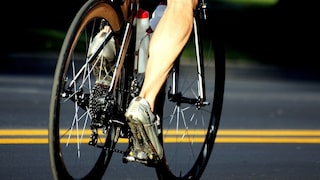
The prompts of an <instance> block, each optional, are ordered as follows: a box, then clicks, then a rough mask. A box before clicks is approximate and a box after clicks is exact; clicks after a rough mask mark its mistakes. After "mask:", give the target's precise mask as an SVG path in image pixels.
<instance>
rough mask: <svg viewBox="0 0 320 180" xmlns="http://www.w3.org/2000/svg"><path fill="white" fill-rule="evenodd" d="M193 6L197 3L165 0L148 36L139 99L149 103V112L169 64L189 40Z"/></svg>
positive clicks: (184, 0) (182, 0)
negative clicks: (158, 18) (146, 60)
mask: <svg viewBox="0 0 320 180" xmlns="http://www.w3.org/2000/svg"><path fill="white" fill-rule="evenodd" d="M196 4H197V0H168V1H167V8H166V10H165V12H164V14H163V16H162V18H161V20H160V22H159V24H158V26H157V28H156V30H155V32H154V33H153V35H152V38H151V41H150V46H149V60H148V64H147V68H146V72H145V80H144V84H143V87H142V89H141V92H140V95H139V96H140V97H143V98H145V99H146V100H147V101H148V102H149V104H150V107H151V110H153V108H154V101H155V98H156V96H157V94H158V92H159V90H160V88H161V87H162V85H163V83H164V82H165V80H166V78H167V75H168V73H169V71H170V69H171V67H172V64H173V62H174V61H175V59H176V57H177V56H178V54H179V53H180V51H181V50H182V48H183V47H184V45H185V44H186V42H187V40H188V39H189V36H190V33H191V31H192V24H193V10H194V8H195V6H196Z"/></svg>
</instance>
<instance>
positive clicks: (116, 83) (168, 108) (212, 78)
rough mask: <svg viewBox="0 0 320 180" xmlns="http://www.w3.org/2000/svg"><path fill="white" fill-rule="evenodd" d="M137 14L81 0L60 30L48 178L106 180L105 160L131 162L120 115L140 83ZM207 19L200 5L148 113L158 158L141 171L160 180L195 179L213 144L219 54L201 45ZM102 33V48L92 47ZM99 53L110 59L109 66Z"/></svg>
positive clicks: (110, 3) (126, 3) (219, 100)
mask: <svg viewBox="0 0 320 180" xmlns="http://www.w3.org/2000/svg"><path fill="white" fill-rule="evenodd" d="M139 9H140V5H139V4H138V3H137V2H135V1H132V0H88V1H87V2H86V3H85V4H84V5H83V6H82V7H81V8H80V10H79V11H78V13H77V14H76V16H75V17H74V19H73V21H72V23H71V25H70V27H69V29H68V31H67V34H66V36H65V39H64V42H63V44H62V47H61V51H60V54H59V57H58V61H57V64H56V70H55V74H54V80H53V86H52V94H51V99H50V109H49V127H48V132H49V154H50V161H51V167H52V173H53V176H54V178H55V179H64V180H67V179H90V180H92V179H101V178H103V176H104V175H105V176H108V171H107V167H108V166H109V165H111V164H110V161H111V160H112V157H114V156H116V155H120V156H122V163H126V164H127V163H128V162H130V160H128V159H127V158H126V157H127V155H128V153H130V149H131V148H132V146H133V143H132V132H131V130H130V128H129V126H128V124H127V121H126V119H125V116H124V113H125V111H126V108H127V107H128V104H129V102H130V101H131V100H132V99H133V98H134V97H135V96H137V95H138V93H139V90H140V87H141V85H142V83H143V78H144V73H143V72H142V73H141V71H139V63H141V62H139V57H138V56H139V53H137V48H136V40H137V38H136V22H137V19H136V17H137V12H138V11H139ZM150 14H151V13H150ZM206 19H207V4H206V2H205V1H204V0H202V1H201V0H200V2H199V5H198V7H197V9H196V10H195V13H194V26H193V33H192V35H191V36H190V40H189V42H188V43H187V45H186V46H185V47H184V49H183V51H182V52H181V53H180V55H179V57H178V58H177V60H176V61H175V63H174V66H173V68H172V70H171V72H170V74H169V76H168V78H167V80H166V83H165V84H164V85H163V87H162V89H161V91H160V92H159V94H158V96H157V102H156V103H155V110H154V113H155V114H156V115H157V116H158V121H157V122H158V123H157V126H158V127H159V129H160V131H159V132H158V137H159V139H160V142H161V144H162V146H163V149H164V157H163V159H162V160H159V161H156V163H149V162H144V163H142V164H144V165H146V166H147V167H150V168H154V169H155V172H156V174H157V177H158V178H159V179H199V178H200V177H201V175H202V174H203V172H204V170H205V168H206V165H207V163H208V160H209V158H210V154H211V152H212V149H213V146H214V144H215V139H216V135H217V131H218V127H219V122H220V117H221V111H222V104H223V94H224V82H225V54H224V49H223V46H222V45H221V43H220V42H218V41H217V40H216V39H215V38H203V36H202V35H204V28H205V27H206V24H205V23H204V22H206ZM102 29H106V30H105V31H104V33H103V35H101V36H100V37H101V39H100V41H101V43H98V45H96V46H95V47H94V48H93V47H92V46H93V45H92V43H93V41H94V39H95V37H96V36H97V34H98V33H99V32H101V31H102ZM150 36H152V34H151V35H150ZM208 39H209V40H208ZM95 44H97V43H95ZM159 51H163V50H161V49H159ZM110 52H111V53H110ZM104 53H109V54H108V55H110V54H111V55H110V57H112V58H111V59H112V63H111V64H108V61H107V60H106V58H104V57H105V56H102V55H101V54H104ZM164 53H165V52H164ZM137 57H138V58H137ZM100 78H108V84H103V83H99V82H101V81H100ZM130 163H131V162H130ZM128 164H129V163H128Z"/></svg>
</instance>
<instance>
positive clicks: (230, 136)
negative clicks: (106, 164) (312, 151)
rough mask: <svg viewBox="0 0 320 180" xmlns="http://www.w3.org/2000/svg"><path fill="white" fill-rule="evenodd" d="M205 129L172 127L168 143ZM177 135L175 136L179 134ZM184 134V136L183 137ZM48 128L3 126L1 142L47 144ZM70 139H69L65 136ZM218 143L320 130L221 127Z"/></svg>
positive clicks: (316, 137)
mask: <svg viewBox="0 0 320 180" xmlns="http://www.w3.org/2000/svg"><path fill="white" fill-rule="evenodd" d="M75 132H76V131H73V132H72V136H71V138H70V140H69V141H70V143H77V142H79V139H77V138H76V133H75ZM204 132H205V131H203V130H188V131H187V132H186V131H179V132H177V131H176V130H169V131H165V132H164V133H166V134H168V136H166V138H165V142H166V143H175V142H177V141H178V142H183V143H187V142H191V141H192V142H194V143H201V142H202V141H203V137H202V135H204ZM84 134H85V136H84V137H88V135H90V131H89V130H88V131H87V130H86V131H85V132H84ZM175 135H178V136H177V137H178V138H175V137H176V136H175ZM183 135H184V137H185V138H181V137H182V136H183ZM47 136H48V131H47V130H46V129H2V130H0V144H47V143H48V138H47ZM63 141H64V142H67V141H68V140H67V138H64V140H63ZM88 141H89V139H88V138H84V139H82V142H83V143H86V142H88ZM119 142H120V143H126V142H127V139H120V140H119ZM216 142H217V143H302V144H320V130H308V129H294V130H292V129H281V130H274V129H270V130H265V129H250V130H248V129H246V130H239V129H220V130H219V131H218V134H217V138H216Z"/></svg>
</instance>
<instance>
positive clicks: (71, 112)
mask: <svg viewBox="0 0 320 180" xmlns="http://www.w3.org/2000/svg"><path fill="white" fill-rule="evenodd" d="M101 19H104V20H106V21H107V22H108V23H109V25H110V27H111V29H112V31H113V32H115V33H116V32H119V31H120V29H121V26H122V24H123V23H124V20H123V15H122V14H121V9H120V6H119V7H118V9H117V7H115V6H113V5H112V4H109V3H108V1H103V0H89V1H87V2H86V3H85V4H84V5H83V6H82V7H81V9H80V10H79V11H78V13H77V14H76V16H75V18H74V19H73V21H72V23H71V25H70V27H69V29H68V32H67V34H66V37H65V39H64V42H63V44H62V47H61V50H60V54H59V57H58V58H59V59H58V62H57V65H56V70H55V74H54V80H53V86H52V94H51V99H50V109H49V127H48V135H49V137H48V138H49V155H50V162H51V169H52V173H53V176H54V178H55V179H66V180H67V179H101V178H102V176H103V175H104V173H105V171H106V168H107V166H108V164H109V161H110V159H111V156H112V154H113V151H112V149H114V147H115V145H116V141H115V140H114V139H115V137H117V136H118V133H119V132H117V131H116V128H117V127H116V126H115V125H110V126H108V128H106V129H104V131H105V132H106V133H99V134H97V136H98V137H97V139H96V140H97V142H96V143H97V145H96V146H89V145H88V142H89V141H90V135H91V136H92V134H90V133H88V132H92V131H91V127H90V125H89V124H90V123H89V121H90V112H89V110H88V106H89V105H88V98H89V95H90V93H91V92H92V91H93V86H94V82H93V81H94V77H93V76H92V73H93V70H92V69H93V67H91V66H93V65H89V64H90V63H89V62H88V61H87V60H86V59H87V54H86V53H85V52H87V48H88V47H89V43H90V37H91V36H92V35H95V34H96V33H97V32H98V30H96V29H95V28H97V29H98V23H95V22H96V21H97V22H100V21H101ZM81 67H85V68H86V70H83V69H81ZM90 68H91V69H90ZM89 69H90V70H89ZM78 80H79V81H80V82H79V84H76V83H78ZM70 84H72V88H71V89H70V88H69V89H67V88H66V85H70ZM69 87H71V86H69ZM69 90H70V92H69ZM67 91H68V92H67ZM66 94H67V95H66ZM80 123H82V124H80ZM80 126H82V127H81V128H80ZM65 135H66V136H65ZM65 141H66V143H65ZM72 141H75V142H72ZM64 143H65V144H66V146H65V147H64V146H63V144H64ZM82 143H83V144H82ZM80 147H81V149H80ZM96 147H100V148H96ZM86 150H87V151H86ZM79 157H81V158H79ZM82 162H83V164H82ZM88 162H90V163H92V166H90V167H86V165H84V164H85V163H88ZM81 165H83V167H82V166H81Z"/></svg>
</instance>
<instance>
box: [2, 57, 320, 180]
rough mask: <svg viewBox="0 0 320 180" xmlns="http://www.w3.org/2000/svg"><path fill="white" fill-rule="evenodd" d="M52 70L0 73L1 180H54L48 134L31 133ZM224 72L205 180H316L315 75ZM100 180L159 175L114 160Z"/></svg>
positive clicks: (319, 116) (319, 87)
mask: <svg viewBox="0 0 320 180" xmlns="http://www.w3.org/2000/svg"><path fill="white" fill-rule="evenodd" d="M39 59H41V58H39ZM30 62H31V61H30ZM11 63H13V62H11ZM27 64H28V63H27ZM52 64H54V63H52V61H50V62H49V63H45V64H43V65H42V66H41V67H33V66H30V67H28V66H23V65H22V64H19V63H18V64H15V65H14V68H15V69H14V70H12V71H9V70H4V69H5V68H3V66H2V68H1V69H0V70H1V71H0V72H1V73H0V114H1V117H0V122H1V123H0V152H1V153H0V179H3V180H10V179H14V180H20V179H21V180H22V179H24V180H25V179H37V180H38V179H39V180H42V179H46V180H50V179H52V174H51V171H50V162H49V154H48V145H47V143H46V139H47V137H46V133H43V134H42V135H37V136H34V135H32V134H30V133H31V132H33V131H32V130H43V132H45V131H46V129H47V124H48V109H49V98H50V91H51V84H52V75H53V67H52ZM11 65H12V64H11ZM11 67H12V66H11ZM26 67H28V68H31V69H27V70H26ZM227 67H228V69H227V73H226V91H225V101H224V106H223V112H222V120H221V125H220V130H219V134H218V138H217V144H216V145H215V148H214V150H213V153H212V156H211V159H210V161H209V164H208V166H207V169H206V171H205V173H204V174H203V177H202V179H204V180H208V179H210V180H211V179H218V180H224V179H226V180H229V179H230V180H233V179H235V180H242V179H243V180H247V179H259V180H260V179H266V180H270V179H277V180H278V179H279V180H287V179H288V180H289V179H290V180H302V179H303V180H307V179H308V180H318V179H320V153H319V152H320V111H319V110H320V109H319V107H320V81H319V79H318V77H319V76H317V75H319V74H317V73H315V72H314V71H309V70H299V69H290V68H285V69H283V68H279V67H270V66H268V67H267V66H242V65H234V64H228V66H227ZM46 68H47V69H46ZM32 69H33V70H32ZM37 69H38V70H39V71H36V70H37ZM14 130H16V131H14ZM33 138H34V139H33ZM105 179H123V180H129V179H156V174H155V171H154V169H152V168H148V167H145V166H143V165H140V164H138V163H129V164H122V163H121V157H120V156H119V157H118V156H115V157H114V161H112V164H111V165H110V168H109V169H108V170H107V172H106V175H105Z"/></svg>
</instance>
